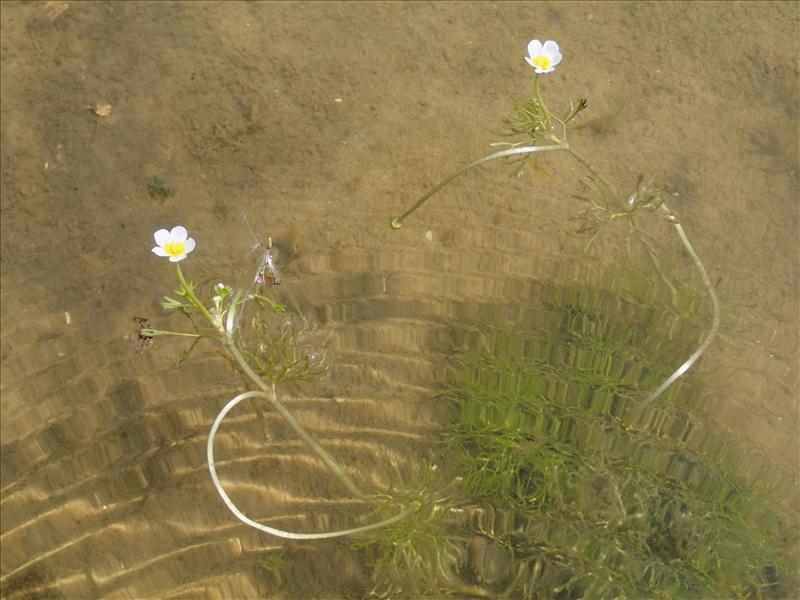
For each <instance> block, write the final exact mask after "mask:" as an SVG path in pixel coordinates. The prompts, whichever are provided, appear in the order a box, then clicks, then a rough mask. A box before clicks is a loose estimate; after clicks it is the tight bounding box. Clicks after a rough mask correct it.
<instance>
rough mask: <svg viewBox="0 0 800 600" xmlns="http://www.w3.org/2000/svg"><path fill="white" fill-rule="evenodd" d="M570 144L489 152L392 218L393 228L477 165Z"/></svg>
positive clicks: (397, 227)
mask: <svg viewBox="0 0 800 600" xmlns="http://www.w3.org/2000/svg"><path fill="white" fill-rule="evenodd" d="M568 149H569V146H568V145H567V144H566V143H564V144H548V145H546V146H520V147H518V148H510V149H508V150H500V151H499V152H494V153H493V154H489V155H487V156H484V157H483V158H479V159H478V160H475V161H473V162H471V163H469V164H468V165H466V166H464V167H461V168H460V169H459V170H458V171H456V172H455V173H452V174H451V175H449V176H448V177H446V178H445V179H443V180H442V181H441V182H440V183H438V184H437V185H436V186H435V187H433V188H432V189H431V190H430V191H429V192H428V193H426V194H425V195H424V196H422V198H420V199H419V200H417V201H416V202H415V203H414V205H413V206H412V207H411V208H409V209H408V210H407V211H405V212H404V213H403V214H402V215H400V216H399V217H397V218H396V219H393V220H392V228H393V229H400V228H401V227H402V226H403V220H404V219H405V218H406V217H407V216H409V215H410V214H411V213H413V212H414V211H415V210H417V209H418V208H419V207H420V206H422V205H423V204H425V202H426V201H427V200H428V198H430V197H431V196H433V195H434V194H435V193H436V192H438V191H439V190H441V189H442V188H444V187H445V186H446V185H447V184H449V183H450V182H451V181H453V180H454V179H455V178H456V177H458V176H459V175H463V174H464V173H466V172H467V171H469V170H470V169H472V168H473V167H477V166H480V165H482V164H483V163H487V162H489V161H492V160H497V159H498V158H506V157H508V156H517V155H521V154H533V153H534V152H552V151H554V150H568Z"/></svg>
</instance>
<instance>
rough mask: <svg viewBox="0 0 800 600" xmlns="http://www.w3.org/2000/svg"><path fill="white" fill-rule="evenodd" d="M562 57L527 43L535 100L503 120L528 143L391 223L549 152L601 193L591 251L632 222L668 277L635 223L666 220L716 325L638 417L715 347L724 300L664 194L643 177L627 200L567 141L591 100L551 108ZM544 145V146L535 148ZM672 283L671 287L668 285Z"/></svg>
mask: <svg viewBox="0 0 800 600" xmlns="http://www.w3.org/2000/svg"><path fill="white" fill-rule="evenodd" d="M562 58H563V56H562V54H561V52H560V50H559V47H558V44H557V43H556V42H554V41H553V40H547V41H546V42H544V43H541V42H540V41H539V40H537V39H534V40H532V41H531V42H530V43H529V44H528V56H526V57H525V61H526V62H527V63H528V64H529V65H530V66H532V67H533V68H534V70H535V74H534V78H533V98H531V99H530V100H528V101H526V102H516V103H515V107H514V108H515V112H516V115H515V116H514V117H512V118H510V119H506V120H505V121H504V125H505V126H506V130H507V135H509V136H523V138H524V139H523V141H520V142H497V143H494V144H492V145H493V146H508V148H506V149H505V150H500V151H498V152H494V153H492V154H489V155H487V156H484V157H482V158H479V159H477V160H475V161H473V162H471V163H469V164H468V165H466V166H464V167H462V168H460V169H458V170H457V171H455V172H454V173H452V174H451V175H449V176H448V177H446V178H445V179H443V180H442V181H441V182H440V183H439V184H437V185H436V186H434V187H433V188H432V189H431V190H429V191H428V192H427V193H425V194H424V195H423V196H422V197H421V198H419V200H417V201H416V202H415V203H414V204H413V205H412V206H411V207H410V208H408V209H407V210H406V211H405V212H403V213H402V214H401V215H400V216H398V217H396V218H394V219H392V223H391V224H392V228H393V229H400V228H401V227H402V226H403V222H404V221H405V219H406V218H407V217H408V216H410V215H411V214H412V213H414V212H415V211H416V210H417V209H419V208H420V207H421V206H422V205H423V204H425V203H426V202H427V201H428V200H429V199H430V198H431V197H432V196H433V195H434V194H436V193H437V192H439V191H441V190H442V189H443V188H445V187H446V186H447V185H448V184H450V183H451V182H452V181H453V180H454V179H456V178H457V177H459V176H461V175H463V174H464V173H466V172H467V171H469V170H470V169H473V168H474V167H478V166H480V165H483V164H485V163H488V162H490V161H493V160H499V159H514V160H515V161H517V162H516V164H517V171H519V169H521V168H522V166H523V165H524V164H525V162H526V161H527V160H528V159H530V158H531V157H532V156H534V155H538V154H542V153H547V152H566V153H567V154H569V155H570V156H571V157H572V158H574V159H575V160H576V161H578V163H580V164H581V165H582V166H583V167H584V168H585V169H586V170H587V171H588V173H589V177H590V180H591V181H592V183H593V184H594V186H595V188H596V192H595V195H594V196H589V197H586V198H581V200H583V201H585V202H586V203H587V204H589V207H588V208H587V209H586V210H585V211H584V212H583V213H582V217H583V218H584V219H585V220H586V226H585V228H584V230H585V231H592V232H593V235H592V237H591V238H590V239H589V241H588V243H587V245H586V247H587V248H588V247H589V245H590V244H591V243H592V241H593V240H594V239H595V237H596V236H597V234H598V233H599V231H600V229H601V228H602V226H604V225H607V224H609V223H611V222H613V221H617V220H624V221H626V222H627V224H628V226H629V228H630V231H631V233H632V234H634V235H635V236H636V238H637V239H638V240H640V241H641V243H642V244H643V245H644V247H645V248H646V250H647V252H648V255H649V256H650V258H651V261H652V263H653V266H654V268H655V269H656V270H657V271H658V272H659V273H660V274H661V275H662V277H663V273H661V270H660V267H659V264H658V253H657V251H656V249H655V248H654V246H653V245H652V243H651V241H650V240H649V238H648V236H647V234H646V233H645V232H644V231H643V230H642V229H641V227H639V224H638V222H637V220H636V219H637V214H638V213H641V212H649V213H653V214H656V215H658V216H659V217H661V218H663V219H664V220H666V221H667V222H668V223H669V224H670V225H672V227H673V229H674V230H675V233H676V234H677V235H678V238H679V239H680V241H681V244H682V245H683V247H684V249H685V250H686V252H687V253H688V254H689V256H690V257H691V259H692V262H693V264H694V266H695V268H696V270H697V272H698V273H699V274H700V277H701V279H702V281H703V285H704V286H705V289H706V291H707V293H708V297H709V299H710V300H711V305H712V309H713V317H712V323H711V326H710V327H709V330H708V332H707V333H706V335H705V337H704V338H703V340H702V341H701V342H700V345H699V346H698V347H697V349H696V350H695V351H694V352H693V353H692V354H691V355H690V356H689V357H688V358H686V360H684V361H683V363H681V364H680V366H678V368H676V369H675V370H674V371H673V372H672V373H671V374H670V375H669V376H667V377H666V378H665V379H664V381H663V382H662V383H661V384H660V385H659V386H657V387H656V388H655V389H654V390H652V391H651V392H650V393H649V394H648V395H647V396H646V397H645V398H644V399H643V400H642V402H641V403H640V404H639V405H638V406H637V407H636V410H637V412H639V413H641V412H642V411H643V410H644V409H645V408H646V407H647V406H648V405H650V404H651V403H652V402H653V401H654V400H656V399H657V398H659V397H660V396H661V395H662V394H663V393H664V392H665V391H666V390H667V389H668V388H669V387H670V386H671V385H672V384H674V383H675V382H676V381H677V380H678V379H679V378H680V377H681V376H683V375H684V374H685V373H686V372H687V371H688V370H689V369H690V368H691V367H692V366H693V365H694V364H695V363H696V362H697V361H698V360H699V359H700V357H701V356H702V355H703V353H704V352H705V351H706V350H707V349H708V347H709V346H710V345H711V342H712V341H713V340H714V337H715V336H716V334H717V330H718V329H719V323H720V306H719V301H718V300H717V295H716V293H715V292H714V286H713V285H712V284H711V280H710V279H709V277H708V273H707V272H706V269H705V267H704V266H703V263H702V261H701V260H700V258H699V257H698V256H697V253H696V252H695V250H694V247H693V246H692V244H691V243H690V242H689V239H688V237H687V236H686V232H685V231H684V229H683V226H682V225H681V224H680V222H679V221H678V217H677V216H676V215H675V213H673V212H672V211H671V210H670V209H669V207H668V206H667V204H666V202H665V201H664V198H663V195H662V193H661V191H660V190H659V189H658V188H656V187H654V186H653V185H652V180H647V181H645V178H644V177H639V179H638V181H637V186H636V189H634V190H633V191H632V192H631V193H630V194H629V195H628V196H627V198H625V197H624V196H623V195H621V194H620V193H619V192H618V191H617V189H616V187H615V186H614V185H613V184H612V183H611V182H610V181H609V180H608V179H607V178H606V177H605V176H604V175H603V174H602V173H601V172H600V171H599V170H598V169H597V168H596V167H595V166H594V165H593V164H592V163H591V162H590V161H589V160H588V159H586V158H585V157H584V156H583V155H582V154H580V153H579V152H578V151H577V150H576V149H575V147H574V146H573V145H572V143H571V142H569V141H568V135H567V134H568V128H569V125H570V123H572V121H573V120H574V119H575V117H577V116H578V114H579V113H581V112H582V111H583V110H585V109H586V108H587V106H588V103H587V101H586V98H580V99H579V100H578V101H577V102H571V101H570V108H569V110H568V111H567V112H566V114H564V116H563V117H559V116H558V115H557V114H556V113H554V112H553V111H551V110H550V109H549V108H548V107H547V105H546V104H545V102H544V98H543V97H542V91H541V77H542V75H544V74H547V73H551V72H553V71H554V70H555V68H556V67H557V66H558V65H559V64H560V63H561V59H562ZM559 128H560V132H557V131H556V130H557V129H559ZM539 141H543V142H545V143H544V144H539V145H536V144H537V143H538V142H539ZM530 144H534V145H530ZM614 205H616V206H618V208H616V209H615V208H613V206H614ZM665 279H666V278H665ZM667 283H668V284H669V282H667ZM669 285H670V287H671V289H673V290H674V288H672V286H671V284H669Z"/></svg>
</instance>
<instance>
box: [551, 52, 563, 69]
mask: <svg viewBox="0 0 800 600" xmlns="http://www.w3.org/2000/svg"><path fill="white" fill-rule="evenodd" d="M562 58H563V56H561V52H556V53H555V54H553V56H552V57H551V58H550V66H551V67H555V66H556V65H557V64H558V63H560V62H561V59H562Z"/></svg>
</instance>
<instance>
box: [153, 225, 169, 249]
mask: <svg viewBox="0 0 800 600" xmlns="http://www.w3.org/2000/svg"><path fill="white" fill-rule="evenodd" d="M153 237H154V238H155V240H156V244H158V245H159V246H163V245H164V244H166V243H167V242H168V241H169V231H167V230H166V229H159V230H158V231H156V232H155V233H154V234H153Z"/></svg>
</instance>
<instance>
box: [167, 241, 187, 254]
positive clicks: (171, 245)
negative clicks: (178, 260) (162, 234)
mask: <svg viewBox="0 0 800 600" xmlns="http://www.w3.org/2000/svg"><path fill="white" fill-rule="evenodd" d="M162 247H163V248H164V252H166V253H167V254H169V255H170V256H180V255H181V254H183V252H184V250H186V244H184V243H183V242H175V241H172V242H167V243H166V244H164V245H163V246H162Z"/></svg>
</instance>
